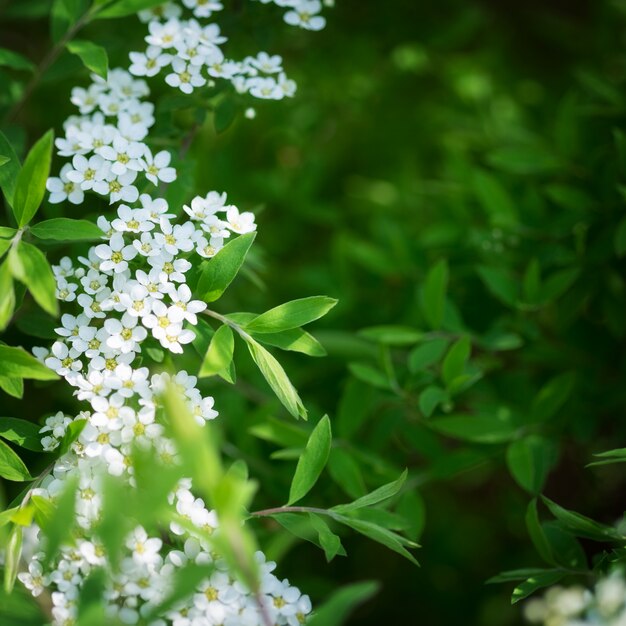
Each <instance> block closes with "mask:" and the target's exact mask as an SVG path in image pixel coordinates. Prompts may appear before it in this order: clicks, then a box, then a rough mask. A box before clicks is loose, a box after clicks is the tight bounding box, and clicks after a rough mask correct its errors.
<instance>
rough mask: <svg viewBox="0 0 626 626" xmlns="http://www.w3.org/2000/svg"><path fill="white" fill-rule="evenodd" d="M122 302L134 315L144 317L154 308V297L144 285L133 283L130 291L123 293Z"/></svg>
mask: <svg viewBox="0 0 626 626" xmlns="http://www.w3.org/2000/svg"><path fill="white" fill-rule="evenodd" d="M120 302H121V304H122V306H123V307H124V310H125V311H126V312H127V313H128V314H129V315H131V316H133V317H143V316H144V315H148V314H149V313H150V311H151V310H152V304H153V302H154V298H153V297H152V296H151V295H150V294H149V293H148V290H147V289H146V287H144V285H140V284H137V285H133V286H132V287H131V289H130V291H129V292H127V293H122V294H121V296H120Z"/></svg>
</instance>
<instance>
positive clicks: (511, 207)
mask: <svg viewBox="0 0 626 626" xmlns="http://www.w3.org/2000/svg"><path fill="white" fill-rule="evenodd" d="M472 186H473V188H474V193H475V194H476V197H477V198H478V201H479V202H480V204H481V205H482V207H483V209H485V212H486V213H487V215H488V216H489V218H490V221H491V223H492V225H494V226H508V225H511V224H516V223H517V221H518V216H517V211H516V209H515V204H514V203H513V200H512V198H511V196H510V195H509V193H508V192H507V190H506V188H505V187H504V186H503V185H501V184H500V182H499V181H498V179H497V178H496V177H495V176H493V175H492V174H490V173H488V172H486V171H484V170H476V171H475V172H474V176H473V179H472Z"/></svg>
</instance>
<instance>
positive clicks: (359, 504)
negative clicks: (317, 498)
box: [331, 469, 408, 513]
mask: <svg viewBox="0 0 626 626" xmlns="http://www.w3.org/2000/svg"><path fill="white" fill-rule="evenodd" d="M407 475H408V471H407V470H406V469H405V470H404V471H403V472H402V474H400V476H399V478H397V479H396V480H394V481H392V482H390V483H387V484H386V485H383V486H382V487H379V488H378V489H375V490H374V491H372V492H371V493H368V494H367V495H365V496H363V497H361V498H359V499H358V500H355V501H354V502H350V503H348V504H339V505H337V506H334V507H333V508H332V509H331V511H336V512H337V513H348V512H351V511H356V510H358V509H362V508H364V507H369V506H374V505H375V504H379V503H380V502H384V501H385V500H388V499H389V498H392V497H393V496H395V495H396V494H397V493H399V492H400V489H402V486H403V485H404V483H405V482H406V477H407Z"/></svg>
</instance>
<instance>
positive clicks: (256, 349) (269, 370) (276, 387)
mask: <svg viewBox="0 0 626 626" xmlns="http://www.w3.org/2000/svg"><path fill="white" fill-rule="evenodd" d="M245 341H246V345H247V346H248V350H249V351H250V355H251V356H252V358H253V359H254V362H255V363H256V364H257V366H258V368H259V370H260V371H261V374H263V377H264V378H265V380H266V381H267V383H268V385H269V386H270V387H271V388H272V390H273V391H274V393H275V394H276V396H277V397H278V399H279V400H280V401H281V403H282V405H283V406H284V407H285V408H286V409H287V410H288V411H289V413H291V415H293V416H294V417H295V418H296V419H297V418H298V417H301V418H303V419H306V418H307V410H306V408H305V406H304V404H302V400H301V399H300V396H299V395H298V392H297V391H296V389H295V387H294V386H293V385H292V384H291V381H290V380H289V378H288V376H287V374H286V373H285V370H284V369H283V367H282V365H281V364H280V363H279V362H278V361H277V360H276V359H275V358H274V357H273V356H272V355H271V354H270V353H269V352H268V351H267V350H266V349H265V348H264V347H263V346H262V345H260V344H259V343H257V342H256V341H255V340H254V339H252V337H246V338H245Z"/></svg>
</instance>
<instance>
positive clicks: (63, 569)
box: [18, 444, 311, 626]
mask: <svg viewBox="0 0 626 626" xmlns="http://www.w3.org/2000/svg"><path fill="white" fill-rule="evenodd" d="M162 453H163V454H162V457H163V458H164V459H165V458H166V457H167V456H168V455H170V453H171V450H170V449H168V447H167V446H162ZM169 458H170V459H171V458H173V457H172V456H170V457H169ZM102 463H103V461H102V458H100V457H96V458H94V457H89V456H87V455H86V454H85V451H84V449H83V448H82V446H81V445H80V444H74V446H73V449H72V450H71V451H70V453H68V454H66V455H65V456H64V457H63V458H62V460H60V461H59V462H58V463H57V464H56V466H55V468H54V472H53V473H52V474H51V475H49V476H48V477H47V478H46V479H45V481H44V483H43V485H42V486H41V487H39V488H37V489H35V490H33V494H34V495H39V496H41V497H44V498H46V499H49V500H50V501H54V499H55V497H57V495H58V494H59V493H60V492H62V490H63V489H64V487H65V484H66V477H67V476H68V475H69V474H74V473H78V474H79V476H80V483H79V485H78V491H77V498H76V513H77V524H78V527H77V530H76V532H75V541H74V542H73V544H72V545H64V546H63V547H62V548H61V551H60V554H59V555H58V556H57V558H56V559H55V560H54V563H53V564H52V566H51V567H47V568H46V569H45V570H44V567H43V564H42V561H43V558H44V554H43V553H42V552H35V553H34V555H33V556H32V558H31V560H30V561H29V564H28V569H27V570H26V571H23V572H21V573H20V574H19V575H18V577H19V580H20V581H21V582H22V583H23V584H24V585H25V586H26V587H27V588H28V589H29V590H30V591H31V593H32V594H33V595H34V596H39V595H40V594H41V593H42V592H44V590H47V589H50V588H52V589H54V591H52V593H51V600H52V615H53V618H54V624H55V625H59V626H60V625H62V626H71V625H72V624H75V623H76V618H77V614H78V600H79V595H80V589H81V586H82V585H83V583H84V581H85V579H86V578H87V577H88V576H89V575H90V573H91V572H92V571H93V570H94V569H95V568H102V567H105V566H106V564H107V561H106V552H105V550H104V548H103V546H102V545H101V544H100V543H98V542H97V541H94V540H93V533H92V527H93V525H94V522H95V521H96V520H97V519H98V515H99V514H100V512H101V508H102V496H101V487H102V467H101V465H102ZM170 501H171V504H172V506H173V507H174V508H175V510H176V512H177V513H178V514H179V515H180V516H181V517H183V518H185V519H186V520H188V521H190V522H191V523H192V524H193V525H195V526H196V527H197V528H198V529H202V531H203V533H204V535H206V534H207V532H208V533H212V532H216V533H219V525H218V521H217V519H216V516H215V514H214V513H213V512H212V511H209V510H208V509H207V508H206V507H205V505H204V502H203V501H202V500H201V499H200V498H195V497H194V495H193V494H192V492H191V491H190V485H189V483H188V481H181V483H180V484H179V485H178V487H177V489H176V491H175V492H174V493H173V494H171V496H170ZM33 530H34V535H33V536H32V537H30V541H31V542H34V543H36V544H38V545H41V543H40V541H39V537H38V534H39V531H38V529H37V528H36V527H35V528H34V529H33ZM166 535H167V538H166V539H165V541H166V542H167V544H168V545H166V543H165V542H164V538H165V536H166ZM256 558H257V561H258V564H259V569H260V573H261V578H260V580H261V584H260V598H259V596H258V595H253V594H252V593H251V592H250V591H249V590H248V589H247V588H246V587H245V586H244V585H242V584H241V583H240V582H238V581H237V580H235V579H234V578H233V577H232V575H231V574H230V573H229V570H228V567H227V565H226V563H225V562H224V561H223V560H222V559H221V558H220V557H219V555H217V554H216V553H215V552H214V551H213V550H212V547H211V545H210V544H209V542H208V541H207V540H206V538H204V537H203V534H200V533H199V534H198V536H194V535H193V534H191V533H189V532H187V531H184V530H183V529H182V528H181V527H180V526H179V525H178V524H176V523H175V522H172V523H171V524H170V528H169V533H161V534H160V535H159V536H158V537H157V536H149V535H148V533H147V532H146V530H145V529H144V528H143V527H141V526H137V527H135V528H134V529H133V530H132V532H130V533H129V534H128V535H127V536H126V538H125V544H124V551H123V555H122V559H121V563H120V567H119V570H118V571H117V572H116V573H114V574H112V575H111V577H110V579H109V580H108V582H107V585H106V587H105V590H104V594H103V599H104V601H105V611H106V614H107V617H109V618H110V619H115V620H119V621H120V622H121V623H123V624H136V623H137V622H138V621H139V620H140V619H141V618H146V617H147V616H148V615H150V614H151V613H153V611H154V609H155V607H157V606H158V605H159V603H160V602H162V600H163V598H165V597H167V595H168V593H170V592H171V590H172V588H173V582H174V580H175V576H176V573H177V571H178V570H179V569H180V568H182V567H185V566H186V565H187V564H196V565H205V566H209V567H210V568H211V569H210V570H209V573H208V574H207V577H206V578H205V579H204V580H202V581H201V582H200V583H199V584H198V585H196V587H195V588H194V589H193V591H192V593H190V595H189V597H188V598H187V599H186V600H184V601H182V602H179V603H178V604H176V605H175V606H174V607H172V608H171V609H170V610H168V611H167V612H166V613H165V615H163V616H161V617H159V618H157V619H152V620H150V621H148V623H149V626H170V625H171V626H188V625H191V624H193V626H217V625H219V626H263V624H265V622H264V620H263V617H262V614H261V610H263V611H264V613H265V615H266V616H269V618H270V619H271V621H272V623H273V624H279V625H288V626H300V625H301V624H303V623H304V622H305V621H306V617H307V615H308V614H309V613H310V612H311V602H310V600H309V598H308V596H306V595H302V594H301V593H300V591H299V590H298V589H297V588H296V587H292V586H291V585H290V584H289V581H288V580H286V579H285V580H280V579H278V578H277V577H276V576H275V575H274V574H273V573H272V572H273V570H274V568H275V567H276V564H275V563H273V562H267V561H266V560H265V557H264V555H263V554H262V553H261V552H257V553H256ZM260 603H262V606H263V607H264V608H263V609H261V608H260Z"/></svg>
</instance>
